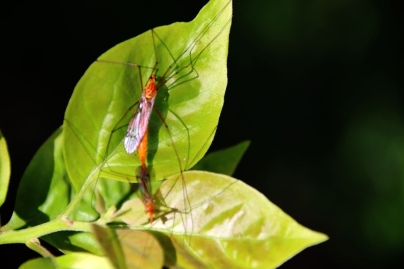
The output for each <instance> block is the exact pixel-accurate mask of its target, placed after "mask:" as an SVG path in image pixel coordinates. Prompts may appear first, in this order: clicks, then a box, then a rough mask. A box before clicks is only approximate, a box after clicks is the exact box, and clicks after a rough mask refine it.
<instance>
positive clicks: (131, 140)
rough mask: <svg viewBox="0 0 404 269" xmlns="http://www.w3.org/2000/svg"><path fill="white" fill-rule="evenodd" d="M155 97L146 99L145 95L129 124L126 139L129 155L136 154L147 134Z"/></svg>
mask: <svg viewBox="0 0 404 269" xmlns="http://www.w3.org/2000/svg"><path fill="white" fill-rule="evenodd" d="M154 99H155V97H153V98H151V99H149V100H148V99H146V98H145V97H144V96H143V95H142V98H141V99H140V102H139V107H138V109H137V111H136V113H135V114H134V115H133V117H132V119H131V120H130V122H129V126H128V130H127V131H126V136H125V139H124V145H125V150H126V152H127V153H128V154H131V153H133V152H135V151H136V150H137V148H138V146H139V144H140V142H141V141H142V139H143V136H144V134H145V133H146V130H147V127H148V125H149V120H150V115H151V111H152V110H153V105H154Z"/></svg>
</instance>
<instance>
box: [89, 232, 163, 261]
mask: <svg viewBox="0 0 404 269" xmlns="http://www.w3.org/2000/svg"><path fill="white" fill-rule="evenodd" d="M93 231H94V233H95V234H96V237H97V239H98V242H99V243H100V244H101V246H102V248H103V250H104V254H105V255H106V256H107V257H108V258H109V259H110V261H111V262H112V263H113V264H114V266H115V268H119V269H120V268H150V269H152V268H156V269H159V268H162V267H163V262H164V255H163V250H162V248H161V246H160V244H159V242H158V241H157V239H156V238H154V237H153V236H152V235H151V234H150V233H147V232H143V231H135V230H113V229H106V228H103V227H101V226H98V225H93ZM145 243H146V244H145Z"/></svg>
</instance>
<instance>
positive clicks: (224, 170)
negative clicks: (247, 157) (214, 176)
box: [192, 141, 250, 176]
mask: <svg viewBox="0 0 404 269" xmlns="http://www.w3.org/2000/svg"><path fill="white" fill-rule="evenodd" d="M249 145H250V141H244V142H241V143H239V144H237V145H235V146H232V147H229V148H227V149H222V150H218V151H215V152H212V153H210V154H208V155H206V156H205V157H203V159H202V160H200V161H199V162H198V163H197V164H196V165H195V166H194V167H192V170H202V171H209V172H214V173H219V174H224V175H228V176H231V175H233V173H234V171H235V170H236V168H237V165H238V164H239V162H240V160H241V157H243V155H244V153H245V151H246V150H247V148H248V146H249Z"/></svg>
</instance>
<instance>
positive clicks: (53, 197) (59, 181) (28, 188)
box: [3, 128, 70, 231]
mask: <svg viewBox="0 0 404 269" xmlns="http://www.w3.org/2000/svg"><path fill="white" fill-rule="evenodd" d="M62 141H63V133H62V129H61V128H60V129H58V130H57V131H56V132H54V133H53V134H52V136H51V137H50V138H49V139H48V140H47V141H46V142H45V143H44V144H43V145H42V146H41V148H40V149H39V150H38V152H37V153H36V154H35V156H34V158H33V159H32V160H31V162H30V164H29V165H28V167H27V169H26V170H25V172H24V175H23V177H22V179H21V182H20V185H19V187H18V191H17V197H16V202H15V208H14V212H13V215H12V217H11V220H10V221H9V223H8V224H7V225H5V226H4V227H3V230H5V231H6V230H15V229H19V228H22V227H24V226H28V227H29V226H35V225H38V224H41V223H44V222H46V221H49V220H51V219H54V218H55V217H56V216H58V215H59V214H60V213H61V212H62V211H63V210H64V209H65V208H66V206H67V205H68V203H69V199H70V187H69V183H68V182H67V181H66V178H65V175H66V170H65V167H64V160H63V156H62ZM34 190H35V191H34Z"/></svg>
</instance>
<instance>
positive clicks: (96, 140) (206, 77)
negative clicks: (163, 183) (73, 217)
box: [64, 0, 232, 189]
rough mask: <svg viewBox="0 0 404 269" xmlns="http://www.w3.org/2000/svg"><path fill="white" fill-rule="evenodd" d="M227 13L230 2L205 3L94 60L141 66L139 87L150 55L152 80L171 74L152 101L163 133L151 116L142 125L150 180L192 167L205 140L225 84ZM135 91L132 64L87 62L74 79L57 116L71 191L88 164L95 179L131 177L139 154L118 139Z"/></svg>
mask: <svg viewBox="0 0 404 269" xmlns="http://www.w3.org/2000/svg"><path fill="white" fill-rule="evenodd" d="M231 17H232V5H231V1H228V0H226V1H224V0H217V1H211V2H209V3H208V4H207V5H206V6H205V7H204V8H203V9H202V10H201V11H200V13H199V14H198V16H197V17H196V18H195V19H194V20H193V21H191V22H189V23H174V24H171V25H168V26H162V27H157V28H155V29H154V31H153V32H154V35H153V32H152V31H147V32H145V33H143V34H141V35H139V36H137V37H135V38H132V39H130V40H127V41H125V42H123V43H121V44H118V45H117V46H115V47H113V48H112V49H110V50H109V51H107V52H106V53H104V54H103V55H102V56H101V57H100V58H99V59H101V60H106V61H115V62H122V63H135V64H139V65H141V66H142V67H141V68H140V70H141V77H142V81H143V84H145V83H146V82H147V79H148V77H149V76H150V75H151V72H152V70H153V67H154V66H155V63H156V58H157V60H158V66H157V70H156V73H157V77H158V78H161V77H163V76H164V74H165V72H166V71H167V70H168V71H167V75H168V77H171V76H172V77H171V79H169V80H168V81H167V83H165V85H164V87H162V88H161V89H160V90H159V91H158V94H157V99H156V102H155V107H156V108H157V109H158V110H159V111H160V113H161V115H162V117H163V118H164V121H165V122H166V124H167V125H168V128H169V130H170V134H171V135H170V134H169V133H168V131H167V129H166V128H165V127H164V124H163V122H162V121H161V119H160V118H159V117H158V115H157V113H155V112H152V116H151V120H150V124H149V144H148V156H147V159H148V167H153V169H154V171H155V175H156V179H160V180H161V179H164V178H165V177H167V176H169V175H172V174H174V173H177V172H179V171H180V166H179V165H180V164H179V161H180V162H181V168H182V169H183V170H186V169H188V168H190V167H192V166H193V165H194V164H195V163H196V162H198V161H199V159H200V158H202V157H203V155H204V154H205V152H206V151H207V149H208V147H209V146H210V144H211V142H212V140H213V137H214V134H215V131H216V126H217V124H218V120H219V116H220V112H221V109H222V106H223V99H224V93H225V89H226V85H227V68H226V61H227V53H228V36H229V30H230V22H231ZM153 40H154V41H155V47H156V50H155V49H154V45H153ZM170 66H171V67H172V68H171V69H169V68H170ZM176 73H177V74H176ZM166 77H167V76H166ZM142 88H143V86H142V87H141V86H140V76H139V71H138V69H137V68H136V67H130V66H127V65H123V64H116V63H115V64H114V63H106V62H99V61H98V62H94V63H93V64H92V65H91V66H90V67H89V69H88V70H87V71H86V73H85V74H84V75H83V77H82V78H81V79H80V81H79V83H78V84H77V86H76V88H75V90H74V93H73V95H72V97H71V99H70V102H69V105H68V108H67V110H66V114H65V142H64V150H65V158H66V167H67V170H68V172H69V176H70V177H71V179H72V180H73V183H74V186H75V187H76V189H79V188H80V186H82V184H83V183H84V182H85V180H86V179H87V178H89V177H90V176H91V177H98V174H96V173H94V167H96V169H99V168H101V167H105V168H104V169H103V171H104V175H102V176H105V177H109V178H113V179H118V180H122V181H125V182H126V181H127V180H128V178H129V179H130V180H131V181H136V177H135V171H136V168H137V167H138V166H139V165H140V163H139V160H138V159H139V158H138V157H137V156H136V155H135V154H131V155H128V154H127V153H126V152H125V151H124V148H123V143H122V141H123V138H124V136H125V134H126V128H127V124H128V123H129V120H130V118H131V116H132V115H133V113H134V110H135V108H136V106H134V105H135V104H136V102H137V101H138V100H139V99H140V95H141V91H142ZM176 151H177V152H176ZM177 153H178V155H177ZM104 161H105V162H104ZM97 166H98V167H97ZM106 171H108V172H107V173H106ZM112 174H113V175H114V176H112ZM131 176H132V177H131Z"/></svg>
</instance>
